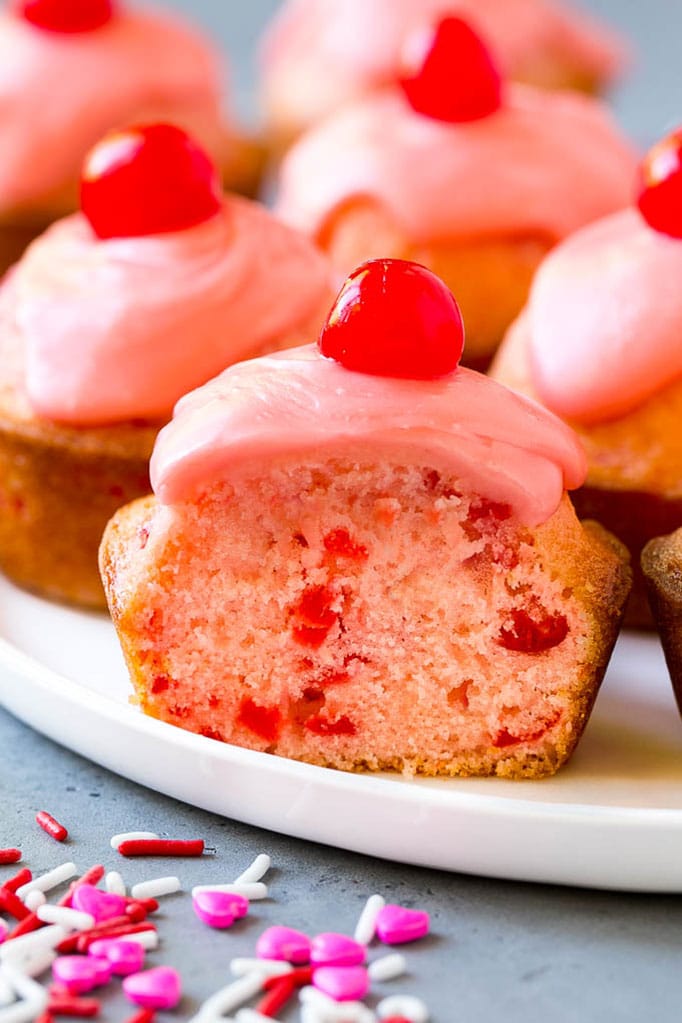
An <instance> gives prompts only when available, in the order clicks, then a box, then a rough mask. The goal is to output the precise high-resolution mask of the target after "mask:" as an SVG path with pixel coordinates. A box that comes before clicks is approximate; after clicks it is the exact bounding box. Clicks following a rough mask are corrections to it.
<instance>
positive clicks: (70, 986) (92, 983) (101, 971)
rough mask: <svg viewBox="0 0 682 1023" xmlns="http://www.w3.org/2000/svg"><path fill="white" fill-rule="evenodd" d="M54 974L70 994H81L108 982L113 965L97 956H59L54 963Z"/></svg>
mask: <svg viewBox="0 0 682 1023" xmlns="http://www.w3.org/2000/svg"><path fill="white" fill-rule="evenodd" d="M52 976H53V977H54V979H55V980H56V982H57V983H58V984H61V985H62V987H64V988H66V990H67V991H68V992H69V994H70V995H81V994H84V993H85V992H86V991H92V989H93V988H94V987H99V985H100V984H106V983H108V981H109V980H110V978H111V967H110V966H109V963H108V962H107V961H106V959H100V958H98V957H97V956H59V957H58V958H57V959H55V961H54V962H53V963H52Z"/></svg>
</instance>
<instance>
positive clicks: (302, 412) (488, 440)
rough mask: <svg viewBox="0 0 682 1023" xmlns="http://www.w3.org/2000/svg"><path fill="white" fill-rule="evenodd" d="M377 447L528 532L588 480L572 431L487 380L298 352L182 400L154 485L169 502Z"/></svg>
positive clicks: (311, 349) (158, 456)
mask: <svg viewBox="0 0 682 1023" xmlns="http://www.w3.org/2000/svg"><path fill="white" fill-rule="evenodd" d="M377 447H379V448H382V449H383V450H387V449H388V450H391V451H393V452H395V453H397V454H398V455H399V456H401V457H406V458H409V459H411V460H412V461H414V459H415V458H416V459H424V461H425V463H427V464H428V465H430V466H435V467H436V468H438V467H443V468H444V469H445V470H450V471H451V472H452V473H454V474H455V475H457V477H458V478H460V479H462V480H464V481H466V482H467V483H469V484H470V485H471V487H472V488H473V489H474V490H475V491H476V492H478V493H480V494H483V495H485V496H487V497H490V498H492V499H494V500H499V501H505V502H508V503H509V504H511V505H512V507H513V508H514V509H515V510H516V512H517V514H518V516H519V518H520V519H521V521H523V522H524V523H526V524H528V525H538V524H540V523H541V522H544V521H546V520H547V519H548V518H549V517H550V516H551V515H552V514H553V512H554V511H555V510H556V508H557V507H558V505H559V502H560V500H561V497H562V495H563V492H564V489H565V488H566V487H570V488H573V487H577V486H579V485H580V484H581V483H582V482H583V480H584V477H585V471H586V466H585V457H584V454H583V451H582V448H581V446H580V444H579V442H578V440H577V438H576V437H575V435H574V433H573V431H572V430H570V429H569V427H567V426H565V425H564V424H563V423H561V422H560V421H559V420H558V419H556V418H555V417H554V416H553V415H552V414H551V413H548V412H547V411H546V410H544V409H542V408H541V407H540V406H539V405H536V404H535V403H534V402H530V401H528V400H526V399H525V398H522V397H520V396H519V395H517V394H514V393H513V392H512V391H510V390H508V389H507V388H505V387H502V386H501V385H500V384H496V383H494V382H493V381H491V380H489V379H488V378H487V377H484V376H481V375H480V374H478V373H474V372H472V371H470V370H466V369H458V370H457V371H456V372H455V373H453V374H451V375H450V376H449V377H446V378H444V379H440V380H428V381H425V380H405V379H393V378H389V377H377V376H371V375H369V374H364V373H355V372H352V371H349V370H346V369H344V368H343V367H342V366H340V365H339V364H337V363H336V362H334V361H333V360H331V359H326V358H324V357H323V356H321V355H320V353H319V351H318V349H317V347H316V346H314V345H306V346H304V347H302V348H295V349H291V350H289V351H286V352H278V353H276V354H274V355H270V356H266V357H264V358H260V359H253V360H251V361H250V362H244V363H240V364H238V365H235V366H231V367H230V368H229V369H227V370H225V372H224V373H222V374H221V375H220V376H219V377H216V379H215V380H212V381H210V382H209V383H208V384H206V385H205V386H204V387H202V388H200V389H199V390H197V391H194V392H193V393H191V394H188V395H186V396H185V397H184V398H182V400H181V401H180V402H179V403H178V405H177V406H176V409H175V413H174V416H173V419H172V420H171V422H170V423H169V424H168V425H167V426H165V427H164V428H163V430H162V431H161V433H160V434H159V436H158V439H157V443H156V447H155V449H154V454H153V456H152V461H151V478H152V486H153V488H154V491H155V493H156V495H157V497H158V498H159V500H160V501H161V502H162V503H163V504H175V503H178V502H181V501H184V500H191V499H192V498H193V497H196V496H197V495H198V494H199V493H200V492H201V490H202V489H203V488H205V487H206V486H208V485H209V484H210V483H212V482H214V481H215V480H216V479H218V480H219V479H221V478H225V477H226V476H228V475H233V474H235V473H240V472H244V471H248V469H249V468H250V467H251V466H252V465H253V464H254V462H256V461H257V460H263V459H272V458H277V457H280V456H287V455H293V456H298V455H300V454H303V453H306V452H307V453H310V454H312V455H313V456H314V457H321V456H322V455H323V454H329V455H332V454H333V453H334V452H335V451H343V450H346V451H347V450H349V449H350V450H352V451H354V452H355V453H357V452H358V451H362V450H365V451H369V452H370V456H371V457H373V458H375V457H376V450H377Z"/></svg>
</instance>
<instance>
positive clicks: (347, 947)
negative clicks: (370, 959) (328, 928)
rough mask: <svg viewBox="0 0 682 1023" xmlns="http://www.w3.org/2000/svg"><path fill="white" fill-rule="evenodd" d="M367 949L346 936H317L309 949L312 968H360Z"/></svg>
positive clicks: (331, 934)
mask: <svg viewBox="0 0 682 1023" xmlns="http://www.w3.org/2000/svg"><path fill="white" fill-rule="evenodd" d="M366 958H367V949H366V948H365V946H364V945H360V944H358V942H357V941H354V940H353V939H352V938H349V937H348V936H347V935H346V934H335V933H333V932H330V933H326V934H317V935H316V936H315V937H314V938H313V940H312V943H311V947H310V962H311V963H312V965H313V966H361V965H362V964H363V963H364V961H365V959H366Z"/></svg>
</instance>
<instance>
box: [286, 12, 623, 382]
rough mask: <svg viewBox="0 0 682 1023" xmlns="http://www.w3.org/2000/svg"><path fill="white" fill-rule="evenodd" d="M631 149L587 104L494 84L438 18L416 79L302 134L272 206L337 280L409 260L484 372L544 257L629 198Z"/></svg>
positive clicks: (478, 57)
mask: <svg viewBox="0 0 682 1023" xmlns="http://www.w3.org/2000/svg"><path fill="white" fill-rule="evenodd" d="M636 162H637V156H636V153H635V151H634V149H633V147H632V146H631V145H630V143H629V142H628V141H627V140H626V139H625V137H624V136H623V135H622V133H621V132H620V131H619V130H618V128H617V127H616V125H615V122H614V121H613V120H612V118H611V116H610V114H609V112H608V111H607V109H606V108H605V107H604V106H603V105H602V104H601V103H600V102H599V101H597V100H595V99H592V98H590V97H588V96H583V95H579V94H578V93H574V92H561V93H559V92H549V91H546V90H540V89H535V88H533V87H531V86H526V85H519V84H516V83H507V82H505V80H504V78H503V76H502V75H501V73H500V71H499V68H498V66H497V63H496V59H495V58H494V57H493V55H492V53H491V51H490V50H489V49H488V48H487V47H486V45H485V44H484V42H483V41H482V39H481V38H480V37H479V36H478V35H477V34H476V32H475V31H474V30H473V29H472V28H471V26H470V25H469V24H468V23H467V22H465V21H462V20H461V19H459V18H445V19H443V20H442V21H441V22H440V23H439V24H438V25H437V26H436V28H435V29H433V30H432V33H431V36H430V38H429V39H428V40H427V45H426V46H425V49H424V51H423V52H422V53H421V54H420V58H419V62H418V64H417V66H416V67H415V69H414V70H413V72H412V73H411V74H410V75H409V76H407V77H406V78H404V79H403V80H402V81H400V82H395V83H394V84H393V85H392V86H387V87H385V88H384V89H382V90H380V91H377V92H374V93H372V94H371V95H368V96H365V97H362V98H360V99H358V100H357V102H355V103H352V104H348V105H346V106H345V107H344V108H343V109H342V110H340V111H338V112H336V113H335V114H332V115H331V116H330V117H329V118H327V119H326V120H325V121H323V122H322V123H320V124H318V125H316V126H315V127H313V128H311V129H310V131H309V132H307V133H306V134H305V135H303V136H302V137H301V138H300V139H299V141H298V142H297V143H296V144H295V145H294V146H293V147H292V148H291V149H290V150H289V152H288V153H287V155H286V157H285V159H284V161H283V163H282V166H281V175H280V183H279V191H278V196H277V203H276V208H277V212H278V214H279V215H280V216H282V218H283V219H284V220H285V221H286V222H288V223H289V224H291V225H293V226H295V227H297V228H299V229H301V230H303V231H305V232H307V233H308V234H309V235H310V236H311V237H312V238H314V240H315V241H316V242H317V243H318V244H319V245H320V246H321V247H322V248H323V249H324V250H325V251H326V252H327V253H328V255H329V256H330V257H331V260H332V262H333V263H334V265H335V266H336V267H337V268H338V270H339V271H340V272H341V273H342V274H347V273H349V272H350V270H351V269H352V268H353V267H355V266H357V265H358V264H359V263H361V262H363V261H364V260H367V259H371V258H385V257H397V258H401V259H408V260H413V261H415V262H418V263H421V264H423V265H425V266H427V267H428V268H429V269H431V270H433V271H434V272H435V273H437V274H438V276H440V277H441V278H442V279H443V280H444V281H445V282H446V284H447V285H448V287H449V288H450V289H451V290H452V291H453V292H454V293H455V294H456V295H457V296H458V300H459V303H460V305H461V307H462V312H463V315H464V318H465V321H466V323H467V346H466V349H465V353H464V361H465V363H466V364H468V365H473V366H475V367H477V368H484V367H485V365H486V364H487V363H488V362H489V360H490V357H491V356H492V354H493V353H494V351H495V349H496V347H497V345H498V344H499V343H500V341H501V340H502V337H503V335H504V333H505V331H506V329H507V327H508V326H509V324H510V323H511V322H512V321H513V320H514V318H515V317H516V316H517V314H518V313H519V312H520V310H521V309H522V307H523V305H524V304H525V302H526V298H527V295H528V290H529V287H530V284H531V281H532V277H533V274H534V272H535V270H536V268H537V266H538V265H539V263H540V262H541V260H542V259H543V257H544V256H545V255H546V253H547V252H548V251H549V250H550V249H551V248H552V247H553V246H554V245H556V244H557V242H559V241H560V240H561V239H562V238H564V237H566V236H567V235H569V234H570V233H571V232H573V231H575V230H577V229H578V228H579V227H582V226H583V225H584V224H587V223H589V222H590V221H592V220H595V219H597V218H598V217H601V216H604V215H605V214H607V213H611V212H613V211H615V210H617V209H620V208H622V207H623V206H625V205H627V203H628V202H629V201H630V194H631V189H632V181H633V178H634V174H635V169H636Z"/></svg>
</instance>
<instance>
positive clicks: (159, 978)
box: [123, 966, 182, 1009]
mask: <svg viewBox="0 0 682 1023" xmlns="http://www.w3.org/2000/svg"><path fill="white" fill-rule="evenodd" d="M123 990H124V991H125V994H126V997H127V998H128V1000H129V1001H131V1002H132V1003H133V1004H134V1005H139V1006H141V1008H143V1009H174V1008H175V1006H176V1005H177V1004H178V1002H179V1001H180V998H181V997H182V984H181V981H180V974H179V973H178V972H177V970H173V969H171V967H170V966H156V967H154V969H153V970H144V971H143V972H142V973H132V974H131V975H130V976H129V977H126V978H125V979H124V981H123Z"/></svg>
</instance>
